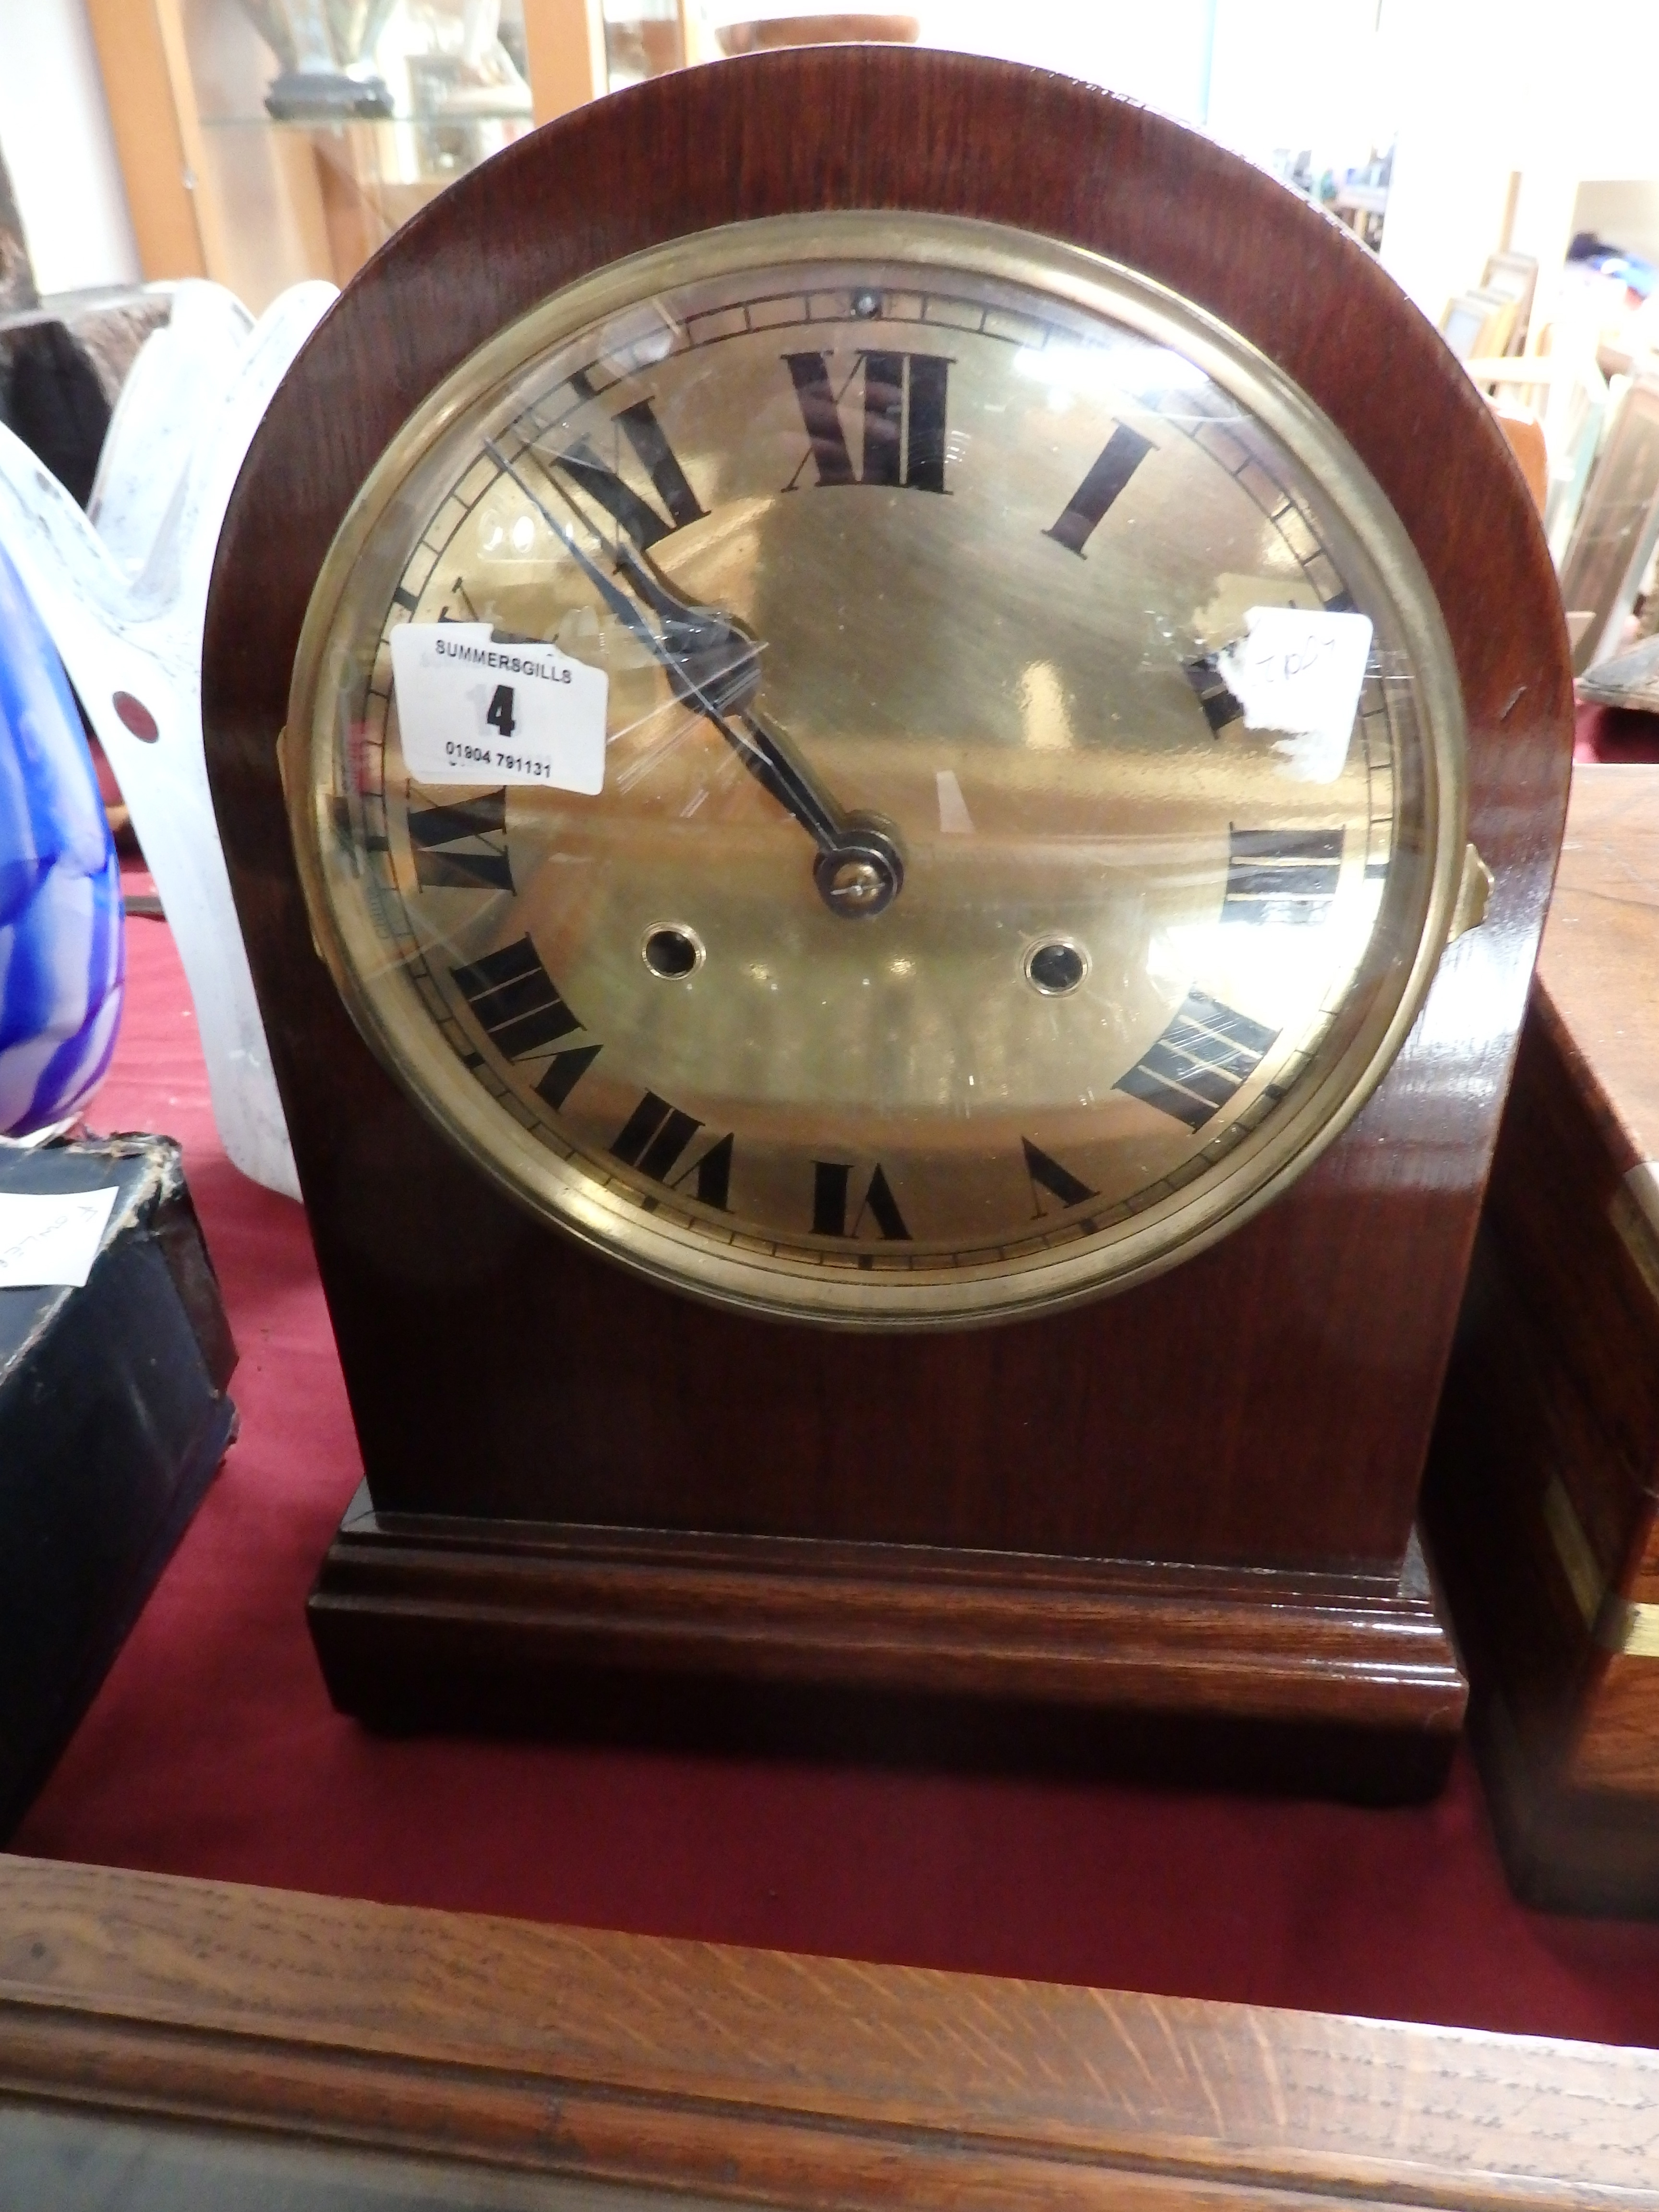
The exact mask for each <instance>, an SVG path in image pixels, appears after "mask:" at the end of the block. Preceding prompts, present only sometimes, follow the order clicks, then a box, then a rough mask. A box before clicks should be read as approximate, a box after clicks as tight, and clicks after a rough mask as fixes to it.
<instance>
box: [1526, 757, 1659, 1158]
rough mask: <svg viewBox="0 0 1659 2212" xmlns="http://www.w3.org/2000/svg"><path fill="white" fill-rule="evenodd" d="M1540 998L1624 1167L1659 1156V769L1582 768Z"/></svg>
mask: <svg viewBox="0 0 1659 2212" xmlns="http://www.w3.org/2000/svg"><path fill="white" fill-rule="evenodd" d="M1534 1004H1535V1005H1536V1006H1537V1007H1538V1010H1539V1013H1540V1017H1541V1019H1543V1020H1544V1021H1545V1022H1546V1024H1547V1025H1548V1026H1550V1027H1551V1029H1552V1030H1553V1031H1554V1032H1555V1034H1556V1036H1557V1037H1558V1039H1559V1041H1560V1042H1561V1045H1562V1048H1563V1050H1564V1052H1565V1054H1566V1056H1567V1058H1568V1060H1569V1064H1570V1065H1571V1066H1572V1067H1573V1069H1574V1073H1575V1074H1576V1075H1577V1078H1578V1079H1579V1080H1580V1082H1581V1083H1582V1084H1583V1085H1584V1087H1585V1089H1586V1091H1587V1092H1589V1095H1590V1096H1591V1097H1592V1102H1593V1103H1594V1104H1595V1107H1596V1108H1597V1109H1598V1110H1597V1118H1598V1120H1600V1121H1602V1122H1603V1125H1604V1127H1606V1129H1607V1135H1608V1139H1609V1142H1610V1143H1611V1144H1612V1145H1613V1149H1614V1152H1615V1153H1616V1155H1617V1156H1618V1158H1617V1164H1618V1166H1619V1168H1620V1171H1621V1172H1622V1171H1623V1170H1626V1169H1628V1168H1631V1167H1633V1166H1634V1165H1635V1164H1637V1163H1638V1161H1642V1160H1659V767H1602V766H1593V765H1585V766H1581V767H1578V768H1576V769H1574V770H1573V777H1572V797H1571V802H1570V803H1569V805H1568V808H1567V833H1566V837H1565V842H1564V843H1563V844H1562V847H1561V865H1560V871H1559V874H1558V875H1557V877H1556V880H1555V896H1554V900H1553V903H1552V905H1551V907H1550V914H1549V921H1548V922H1547V925H1546V927H1545V931H1544V943H1543V950H1542V951H1541V953H1540V955H1539V962H1538V981H1537V983H1536V985H1535V987H1534Z"/></svg>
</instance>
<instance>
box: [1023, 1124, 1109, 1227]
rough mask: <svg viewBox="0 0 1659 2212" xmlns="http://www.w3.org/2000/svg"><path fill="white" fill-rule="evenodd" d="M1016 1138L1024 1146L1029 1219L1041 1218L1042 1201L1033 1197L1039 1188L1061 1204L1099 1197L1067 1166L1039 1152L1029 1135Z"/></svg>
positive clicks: (1077, 1204)
mask: <svg viewBox="0 0 1659 2212" xmlns="http://www.w3.org/2000/svg"><path fill="white" fill-rule="evenodd" d="M1019 1141H1020V1143H1021V1144H1022V1145H1023V1146H1024V1148H1025V1173H1026V1176H1027V1179H1028V1180H1029V1182H1030V1186H1031V1217H1032V1218H1033V1220H1041V1219H1042V1212H1043V1206H1042V1200H1041V1199H1040V1198H1039V1197H1038V1196H1037V1193H1038V1191H1039V1190H1046V1191H1047V1192H1048V1194H1049V1196H1050V1197H1051V1198H1057V1199H1058V1200H1060V1204H1061V1206H1081V1205H1082V1204H1083V1202H1084V1200H1085V1199H1088V1198H1098V1197H1099V1195H1100V1194H1099V1192H1098V1191H1094V1190H1091V1189H1090V1188H1089V1186H1088V1184H1087V1183H1086V1182H1081V1181H1079V1178H1078V1177H1077V1176H1074V1175H1073V1173H1072V1171H1071V1170H1070V1169H1069V1168H1063V1167H1061V1165H1060V1162H1059V1161H1058V1160H1055V1159H1050V1158H1049V1157H1048V1153H1047V1152H1039V1150H1038V1149H1037V1147H1036V1146H1035V1145H1034V1144H1033V1143H1032V1142H1031V1140H1030V1138H1029V1137H1022V1138H1021V1139H1020V1140H1019Z"/></svg>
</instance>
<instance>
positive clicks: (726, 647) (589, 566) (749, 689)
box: [484, 440, 849, 854]
mask: <svg viewBox="0 0 1659 2212" xmlns="http://www.w3.org/2000/svg"><path fill="white" fill-rule="evenodd" d="M484 451H485V452H486V453H488V454H489V457H490V459H492V460H493V461H494V462H495V465H496V466H497V468H499V469H500V470H501V471H502V472H503V474H505V475H506V476H507V477H511V478H512V480H513V483H515V484H516V485H517V486H518V488H519V489H520V491H521V492H522V493H523V494H524V495H525V497H526V499H527V500H528V501H530V503H531V505H532V507H534V508H535V509H536V512H537V513H538V514H539V515H540V516H541V518H542V520H543V521H544V522H545V523H546V525H547V526H548V528H549V529H550V531H551V532H553V534H554V536H555V537H556V538H558V539H559V541H560V542H561V544H562V545H563V546H564V548H565V550H566V551H567V552H568V554H569V555H570V556H571V558H572V560H574V562H576V564H577V566H578V567H579V568H580V569H581V570H582V572H583V574H585V575H586V578H587V580H588V581H589V582H590V583H591V584H592V586H593V587H594V589H595V590H596V591H597V592H599V596H600V598H601V599H603V600H604V601H605V605H606V606H608V607H609V608H610V610H611V612H612V614H614V615H615V616H616V617H617V620H618V621H619V622H622V623H626V625H627V627H628V628H629V629H630V630H631V631H632V632H633V633H634V635H635V637H637V638H638V639H639V641H640V642H641V645H643V646H644V647H646V648H647V651H648V652H649V653H651V654H652V656H653V659H656V660H658V661H659V662H660V664H661V665H662V666H663V667H664V668H665V669H666V671H668V675H669V677H670V679H671V681H672V683H673V685H674V689H675V690H676V691H677V692H678V695H679V696H681V697H682V698H684V699H685V700H687V701H688V702H690V704H691V705H692V706H694V707H696V709H697V711H698V713H699V714H702V715H703V716H705V717H706V718H707V720H708V721H710V722H711V723H712V724H713V725H714V728H715V729H717V730H718V731H719V732H720V735H721V737H723V738H725V740H726V743H727V744H729V745H730V746H731V748H732V750H733V752H735V753H736V754H737V756H738V759H739V760H740V761H741V762H742V763H743V764H744V767H745V768H746V769H748V770H749V772H750V775H752V776H753V777H754V778H755V780H756V781H757V782H758V783H759V784H760V785H761V786H762V787H763V789H764V790H766V791H768V792H769V793H771V795H772V797H773V798H774V799H776V800H777V802H778V804H779V805H781V806H782V807H784V808H786V809H787V811H788V812H789V813H791V814H792V815H793V817H794V818H795V819H796V821H797V822H799V823H800V825H801V827H802V828H803V829H805V830H806V831H807V833H808V835H809V836H811V839H812V842H813V843H814V844H815V845H816V846H817V848H818V851H819V853H820V854H840V853H841V852H842V849H843V846H844V843H845V836H846V831H847V829H848V821H849V817H848V814H847V812H846V811H845V809H844V808H843V807H842V805H840V804H839V802H838V801H837V800H836V798H835V796H834V795H833V793H830V792H829V791H827V790H826V789H825V788H824V787H823V785H822V784H821V783H819V782H818V781H817V778H816V777H814V776H813V775H811V772H810V771H809V770H808V769H807V768H806V767H805V763H803V762H802V761H801V760H800V758H799V756H798V755H797V754H796V753H795V751H794V749H793V747H792V746H791V745H789V744H787V742H786V741H785V739H784V738H782V737H781V735H780V733H779V732H777V731H775V730H774V729H772V728H770V727H769V726H767V725H766V724H765V723H763V721H762V720H761V719H760V718H759V717H758V716H757V715H756V714H753V713H752V712H750V710H748V709H747V708H739V709H738V712H737V713H736V714H729V713H728V711H727V710H728V709H729V708H730V706H731V702H732V696H733V694H734V693H735V694H736V696H738V698H740V699H741V698H747V697H748V696H751V695H752V693H753V691H754V689H755V685H756V682H757V671H758V665H759V658H760V647H759V644H758V643H757V641H756V640H755V639H754V638H752V637H750V636H749V635H748V634H747V633H746V632H744V631H743V630H741V629H738V625H737V624H736V623H732V622H730V621H728V620H726V618H725V617H721V616H720V615H719V614H717V613H715V611H714V609H712V608H709V607H701V606H697V605H695V604H694V603H693V602H692V601H690V600H689V599H683V598H682V597H681V596H680V594H679V593H678V592H676V591H675V590H674V589H673V587H672V586H671V585H670V583H669V582H668V580H667V578H666V577H665V575H664V574H662V571H661V570H660V569H659V568H658V567H657V566H656V564H655V562H649V561H647V560H646V558H645V557H644V556H642V555H640V554H637V553H635V551H634V550H633V549H632V548H629V549H628V550H625V551H622V552H620V553H619V555H618V559H619V564H620V566H621V568H622V571H623V574H624V575H625V576H626V577H627V578H628V580H629V583H630V584H631V585H632V586H633V587H634V593H635V596H630V595H629V592H625V591H623V589H622V587H621V586H620V585H618V584H617V583H616V582H615V581H614V580H613V579H612V578H611V577H610V576H608V575H606V574H605V570H604V568H602V567H601V566H600V565H599V562H597V561H596V560H594V559H593V558H592V556H591V555H590V554H589V553H588V552H587V550H586V548H585V547H584V546H583V545H582V544H580V541H579V539H578V538H576V536H575V535H574V532H573V531H572V530H571V529H570V527H569V526H568V524H567V523H565V522H563V521H562V520H561V519H560V518H559V516H557V515H556V514H555V513H554V512H553V511H552V509H551V508H550V507H549V506H548V504H547V502H546V501H545V500H544V499H543V498H542V497H541V495H539V493H538V491H537V490H536V489H535V487H534V485H533V484H532V483H528V482H527V481H526V478H525V477H524V475H523V474H522V473H521V471H520V470H519V469H517V468H516V467H514V465H513V463H512V462H511V461H509V460H508V459H507V457H506V456H505V455H504V454H503V453H501V451H500V450H499V448H498V447H496V446H495V444H494V443H493V442H491V441H489V440H486V441H485V443H484ZM560 496H561V497H564V496H565V495H564V494H563V493H562V491H561V493H560ZM570 505H571V509H572V512H573V513H575V514H576V515H577V516H578V517H579V518H580V520H582V522H583V526H584V527H586V528H588V529H589V530H590V531H591V530H592V526H591V525H589V524H588V523H587V522H586V517H584V516H582V515H581V511H580V508H579V507H575V505H574V501H572V502H570ZM592 534H594V535H597V534H598V533H597V532H593V533H592ZM641 602H643V603H644V604H643V605H642V604H641ZM646 606H649V607H650V608H651V610H652V611H653V613H655V614H656V615H658V616H659V617H660V619H661V620H662V622H663V625H664V628H663V632H661V633H659V631H658V630H657V629H654V628H653V625H652V623H651V622H650V621H649V620H648V619H647V615H646V611H645V609H646ZM671 629H672V630H677V631H678V632H679V633H680V637H681V639H682V640H683V643H682V642H678V641H677V642H673V643H671V641H670V638H669V635H667V633H668V632H669V631H670V630H671ZM711 664H712V665H711Z"/></svg>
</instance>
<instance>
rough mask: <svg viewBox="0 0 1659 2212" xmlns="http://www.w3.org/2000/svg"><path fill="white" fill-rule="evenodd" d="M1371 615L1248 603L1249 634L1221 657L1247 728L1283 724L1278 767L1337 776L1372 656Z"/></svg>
mask: <svg viewBox="0 0 1659 2212" xmlns="http://www.w3.org/2000/svg"><path fill="white" fill-rule="evenodd" d="M1370 649H1371V625H1370V617H1369V616H1367V615H1359V614H1333V613H1332V612H1330V611H1329V610H1328V609H1327V608H1322V607H1321V608H1310V607H1250V608H1248V609H1247V610H1246V611H1245V616H1244V635H1243V637H1242V638H1240V639H1239V640H1238V641H1237V643H1235V644H1233V645H1229V646H1226V647H1223V649H1222V651H1221V652H1220V653H1218V654H1217V656H1216V666H1217V669H1218V671H1219V673H1220V676H1221V680H1222V682H1223V683H1224V684H1225V685H1226V686H1227V689H1228V690H1230V691H1231V693H1232V695H1233V696H1234V697H1235V698H1236V699H1237V701H1238V702H1239V704H1240V706H1241V707H1243V709H1244V726H1245V728H1246V729H1247V730H1279V731H1281V732H1283V735H1282V736H1281V737H1280V738H1279V739H1278V741H1277V743H1276V744H1274V746H1273V750H1274V751H1275V752H1276V753H1279V754H1280V755H1282V759H1281V761H1280V763H1279V774H1280V775H1285V776H1288V777H1290V778H1291V781H1293V782H1297V783H1334V782H1335V781H1336V779H1337V777H1338V776H1340V775H1341V773H1342V766H1343V763H1344V762H1345V761H1346V759H1347V757H1348V742H1349V739H1350V738H1352V735H1353V723H1354V716H1355V715H1356V714H1358V711H1359V694H1360V690H1361V688H1362V687H1363V685H1364V681H1365V668H1366V664H1367V662H1368V660H1369V659H1370Z"/></svg>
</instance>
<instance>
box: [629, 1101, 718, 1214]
mask: <svg viewBox="0 0 1659 2212" xmlns="http://www.w3.org/2000/svg"><path fill="white" fill-rule="evenodd" d="M702 1126H703V1125H702V1122H701V1121H698V1120H697V1119H696V1116H695V1115H691V1114H684V1113H682V1112H681V1111H680V1109H679V1108H678V1106H671V1105H670V1104H669V1103H668V1101H667V1100H666V1099H665V1098H659V1097H658V1096H657V1094H656V1092H655V1091H647V1092H646V1094H645V1096H644V1097H643V1098H641V1101H640V1103H639V1104H638V1105H637V1106H636V1107H635V1109H634V1110H633V1112H632V1113H631V1114H630V1115H629V1117H628V1120H627V1121H626V1122H625V1123H624V1124H623V1128H622V1130H621V1132H620V1133H619V1134H618V1136H617V1140H616V1142H615V1143H614V1144H613V1145H612V1146H611V1157H612V1158H613V1159H618V1160H620V1161H621V1162H622V1164H623V1166H624V1167H628V1168H637V1169H638V1170H639V1171H640V1173H641V1175H643V1176H650V1178H651V1180H652V1182H659V1183H663V1184H665V1185H666V1187H667V1188H669V1189H670V1190H679V1189H680V1188H683V1187H684V1184H686V1183H687V1182H690V1179H691V1177H692V1176H696V1197H697V1199H698V1200H699V1202H700V1203H701V1204H702V1205H704V1206H719V1207H720V1209H721V1211H722V1212H724V1210H725V1208H726V1197H727V1194H728V1193H729V1191H730V1189H731V1187H732V1139H731V1138H730V1137H729V1136H728V1137H722V1138H720V1140H719V1141H718V1143H716V1144H714V1145H711V1146H709V1148H708V1151H707V1152H705V1153H704V1154H703V1156H702V1158H701V1159H700V1160H696V1161H694V1162H692V1163H691V1164H689V1165H688V1166H686V1167H685V1168H684V1169H683V1170H681V1172H680V1173H679V1174H678V1175H675V1174H674V1173H673V1170H674V1168H675V1166H676V1164H678V1161H679V1159H680V1158H681V1156H682V1155H683V1153H684V1151H685V1149H686V1147H687V1146H688V1145H690V1142H691V1139H693V1137H695V1136H696V1133H697V1132H698V1130H699V1129H701V1128H702Z"/></svg>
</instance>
